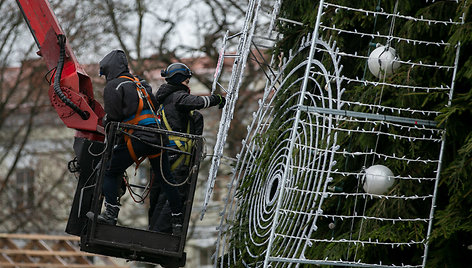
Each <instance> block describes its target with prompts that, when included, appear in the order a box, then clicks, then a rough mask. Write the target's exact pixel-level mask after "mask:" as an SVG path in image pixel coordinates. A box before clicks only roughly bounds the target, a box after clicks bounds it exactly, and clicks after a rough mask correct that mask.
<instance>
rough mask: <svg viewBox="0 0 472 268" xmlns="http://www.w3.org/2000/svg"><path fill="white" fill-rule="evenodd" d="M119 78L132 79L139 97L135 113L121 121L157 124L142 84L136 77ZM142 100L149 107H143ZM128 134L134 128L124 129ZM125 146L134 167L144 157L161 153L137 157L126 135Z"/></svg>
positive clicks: (142, 124)
mask: <svg viewBox="0 0 472 268" xmlns="http://www.w3.org/2000/svg"><path fill="white" fill-rule="evenodd" d="M119 78H126V79H129V80H131V81H133V82H134V83H135V84H136V92H137V93H138V98H139V103H138V109H137V110H136V114H135V115H133V116H131V117H130V118H128V119H125V120H124V121H123V122H124V123H127V124H131V125H141V126H145V125H150V124H157V125H159V118H157V116H156V114H155V112H154V111H155V110H156V109H155V108H154V105H153V104H152V102H151V99H150V97H149V94H148V93H147V91H146V89H145V88H144V86H143V85H142V84H141V83H140V82H139V79H137V78H136V77H133V78H131V77H128V76H120V77H119ZM144 100H146V102H147V104H148V106H149V108H148V109H143V108H144ZM126 132H127V133H128V134H130V135H131V134H133V132H134V129H128V130H126ZM124 139H125V143H126V146H127V147H128V151H129V154H130V156H131V158H132V159H133V161H134V162H135V163H136V169H138V167H139V165H140V164H141V162H143V161H144V160H145V159H146V158H150V159H153V158H156V157H159V156H160V155H161V153H158V154H154V155H147V156H142V157H139V158H138V157H137V156H136V153H135V152H134V149H133V145H132V143H131V138H130V136H128V135H125V136H124Z"/></svg>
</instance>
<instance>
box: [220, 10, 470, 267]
mask: <svg viewBox="0 0 472 268" xmlns="http://www.w3.org/2000/svg"><path fill="white" fill-rule="evenodd" d="M361 2H362V1H361ZM447 4H451V5H456V4H457V3H456V2H451V1H449V2H448V3H447ZM351 5H352V6H343V5H339V4H335V3H334V1H320V4H319V6H318V10H317V12H318V13H317V21H316V25H315V29H314V31H313V33H312V34H311V35H309V36H307V37H306V38H304V39H303V40H301V42H300V44H299V47H297V48H294V49H293V50H292V51H291V53H290V54H289V55H285V57H284V59H283V60H282V61H281V62H280V63H279V65H277V68H279V70H278V71H277V72H274V73H276V74H277V75H276V76H275V77H273V79H271V80H269V81H268V83H267V86H266V89H265V93H264V98H263V99H261V100H260V102H259V110H258V111H257V112H256V113H255V114H254V119H253V122H252V124H251V125H250V126H249V128H248V134H247V138H246V139H245V140H244V141H243V149H242V151H241V153H240V154H239V155H238V162H237V165H236V167H235V169H234V172H233V176H232V181H231V183H230V184H229V185H228V188H229V190H230V191H229V195H228V198H227V202H226V205H225V208H224V211H223V212H222V219H221V224H220V227H219V238H218V241H217V252H216V258H215V267H229V266H233V267H241V266H247V267H292V266H296V267H298V266H300V265H304V264H306V265H312V264H317V265H334V266H354V267H424V266H425V265H426V259H427V253H428V245H429V236H430V233H431V228H432V219H433V215H434V207H435V199H436V191H437V185H438V180H439V174H440V170H441V161H442V155H443V152H444V137H445V129H444V128H442V127H441V126H439V125H438V123H437V122H435V121H434V120H435V118H436V117H437V116H438V115H439V114H440V113H439V111H437V110H436V109H432V107H433V106H431V107H428V106H425V103H426V100H427V99H430V98H437V100H438V102H440V101H445V102H446V103H449V104H450V99H451V98H452V94H453V89H454V77H455V73H456V70H457V64H458V55H459V49H460V46H459V45H458V44H449V43H447V42H444V41H443V40H441V39H440V35H438V36H415V35H414V33H409V32H404V31H396V30H395V29H396V27H398V25H405V24H411V27H412V28H415V27H421V28H425V27H432V29H435V30H441V31H448V30H450V29H451V28H452V27H454V26H455V25H457V24H461V23H462V18H459V19H457V18H456V19H454V18H453V17H452V15H453V14H451V17H450V18H447V19H441V20H439V19H438V18H427V17H425V16H420V17H414V16H411V15H404V14H401V13H400V12H399V11H398V1H397V3H396V5H395V6H393V7H392V10H383V9H379V8H376V6H373V7H372V10H369V9H366V8H362V6H365V4H362V3H357V4H356V3H355V2H353V3H351ZM356 5H357V6H356ZM456 7H457V6H454V8H456ZM446 10H447V9H446ZM449 10H451V9H449ZM338 12H343V13H344V15H345V16H349V17H351V18H356V19H357V21H359V23H360V22H362V21H370V22H372V23H374V26H375V23H376V22H377V21H383V22H384V24H385V23H386V22H387V23H388V25H389V27H388V28H384V29H382V30H379V31H376V30H375V27H373V28H374V30H375V31H371V32H363V31H360V30H357V29H356V28H355V26H353V25H343V26H344V27H341V26H336V25H335V21H334V20H333V19H332V16H331V15H332V14H333V13H338ZM372 18H375V20H374V19H372ZM280 20H281V21H282V20H283V19H280ZM284 21H287V20H284ZM349 42H364V43H366V44H367V45H366V49H365V50H364V51H357V50H351V49H350V47H351V46H350V45H349ZM397 50H398V51H397ZM408 50H414V51H418V54H421V53H427V51H432V50H434V51H436V52H437V50H439V51H447V50H453V51H454V52H453V54H454V55H455V61H453V62H447V61H446V60H444V62H441V59H439V58H426V59H427V60H424V59H425V57H420V56H418V57H417V58H418V59H421V60H418V59H417V58H411V59H410V58H409V59H405V58H402V57H401V56H402V55H401V51H408ZM444 53H446V52H444ZM453 58H454V57H453ZM353 66H364V70H357V71H355V70H353ZM359 74H361V75H359ZM432 75H434V76H435V77H440V78H441V79H439V80H440V82H439V83H438V84H434V83H431V82H430V81H429V80H428V79H427V78H428V76H432ZM419 77H423V79H419ZM436 81H437V80H436ZM405 148H406V149H405Z"/></svg>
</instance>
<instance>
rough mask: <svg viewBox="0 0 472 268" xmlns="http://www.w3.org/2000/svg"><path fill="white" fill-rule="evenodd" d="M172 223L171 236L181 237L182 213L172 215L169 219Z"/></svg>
mask: <svg viewBox="0 0 472 268" xmlns="http://www.w3.org/2000/svg"><path fill="white" fill-rule="evenodd" d="M170 221H171V223H172V234H173V235H181V234H182V222H183V218H182V213H172V218H171V220H170Z"/></svg>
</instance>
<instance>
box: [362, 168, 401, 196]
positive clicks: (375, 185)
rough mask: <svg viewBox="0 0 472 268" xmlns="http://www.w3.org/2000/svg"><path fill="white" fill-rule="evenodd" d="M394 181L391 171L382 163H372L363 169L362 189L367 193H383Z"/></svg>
mask: <svg viewBox="0 0 472 268" xmlns="http://www.w3.org/2000/svg"><path fill="white" fill-rule="evenodd" d="M394 182H395V178H394V176H393V172H392V171H391V170H390V169H389V168H388V167H386V166H384V165H373V166H371V167H369V168H368V169H366V170H365V179H364V185H363V188H364V191H366V193H369V194H384V193H386V192H387V191H388V189H389V188H390V187H391V186H392V185H393V183H394Z"/></svg>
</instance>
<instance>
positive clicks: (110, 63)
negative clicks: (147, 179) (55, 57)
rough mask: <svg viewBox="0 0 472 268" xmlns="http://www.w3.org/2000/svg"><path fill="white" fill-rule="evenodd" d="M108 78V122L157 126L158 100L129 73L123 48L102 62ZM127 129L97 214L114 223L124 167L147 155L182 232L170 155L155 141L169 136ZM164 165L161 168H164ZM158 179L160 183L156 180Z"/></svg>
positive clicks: (176, 229) (115, 153)
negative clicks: (103, 208)
mask: <svg viewBox="0 0 472 268" xmlns="http://www.w3.org/2000/svg"><path fill="white" fill-rule="evenodd" d="M102 75H104V76H105V78H106V81H107V82H106V86H105V89H104V93H103V99H104V103H105V105H104V106H105V107H104V109H105V113H106V117H105V124H106V123H108V122H111V121H116V122H124V123H127V124H134V125H141V126H146V127H158V125H159V123H160V122H159V119H158V118H157V116H156V110H155V108H158V107H159V106H158V102H157V101H156V99H155V97H154V96H153V94H152V89H151V87H150V85H149V84H148V83H146V82H145V81H144V80H140V79H139V78H137V77H135V76H133V75H132V74H131V73H130V72H129V68H128V60H127V59H126V55H125V53H124V52H123V51H121V50H113V51H112V52H110V53H109V54H108V55H106V56H105V57H104V58H103V59H102V60H101V61H100V76H102ZM130 132H132V130H128V134H132V135H133V136H134V137H136V138H134V137H131V136H130V135H123V138H122V140H121V141H120V142H119V143H118V145H116V146H115V147H114V148H113V152H112V158H111V160H110V161H109V163H107V167H106V170H105V174H104V178H103V188H102V190H103V195H104V196H105V211H104V212H102V213H101V214H100V215H99V216H98V221H99V222H101V223H106V224H111V225H115V224H116V222H117V218H118V212H119V210H120V204H119V200H118V189H119V188H120V185H121V183H122V181H121V180H122V177H123V173H124V172H125V170H126V169H127V168H128V167H129V166H131V165H132V164H133V162H135V163H137V164H138V162H139V160H138V158H142V157H147V158H148V159H149V161H150V163H151V167H152V169H153V172H154V174H155V181H154V183H153V184H157V185H159V186H160V188H161V189H163V192H164V193H165V195H166V198H167V199H168V200H169V204H170V209H171V211H172V215H171V220H172V233H173V234H176V235H179V234H180V233H181V231H182V219H183V217H182V203H181V198H180V195H179V193H178V190H177V188H176V187H173V186H171V185H170V184H168V183H166V182H165V181H164V179H163V176H164V177H165V179H166V180H167V181H168V182H174V179H173V177H172V174H171V172H170V166H169V160H168V155H167V152H166V151H165V150H161V149H160V148H157V147H154V146H152V144H160V145H165V144H166V143H167V136H164V137H163V136H162V135H156V134H155V133H149V132H146V131H142V130H135V131H134V132H132V133H130ZM161 167H162V169H161ZM156 182H157V183H156Z"/></svg>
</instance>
